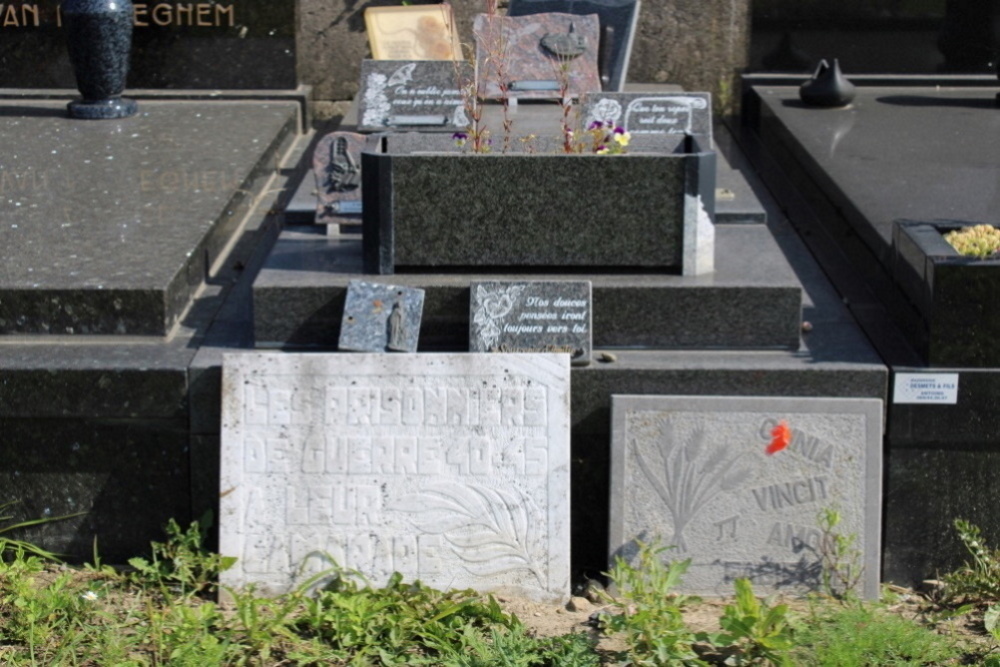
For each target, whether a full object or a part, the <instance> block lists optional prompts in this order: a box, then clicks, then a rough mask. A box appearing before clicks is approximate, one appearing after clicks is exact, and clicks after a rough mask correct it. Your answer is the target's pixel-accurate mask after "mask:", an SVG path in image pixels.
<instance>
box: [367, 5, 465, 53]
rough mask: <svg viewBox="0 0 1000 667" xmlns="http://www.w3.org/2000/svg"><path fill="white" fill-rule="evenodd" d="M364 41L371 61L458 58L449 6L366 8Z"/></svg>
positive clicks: (453, 19)
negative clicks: (366, 33) (370, 52)
mask: <svg viewBox="0 0 1000 667" xmlns="http://www.w3.org/2000/svg"><path fill="white" fill-rule="evenodd" d="M365 28H366V29H367V31H368V43H369V45H371V47H372V58H374V59H375V60H461V59H462V48H461V46H460V45H459V43H458V35H457V33H456V32H455V16H454V14H453V12H452V9H451V5H449V4H447V3H445V4H441V5H409V6H403V7H368V8H367V9H366V10H365Z"/></svg>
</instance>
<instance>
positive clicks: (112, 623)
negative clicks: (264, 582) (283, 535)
mask: <svg viewBox="0 0 1000 667" xmlns="http://www.w3.org/2000/svg"><path fill="white" fill-rule="evenodd" d="M963 526H964V528H963V530H964V533H963V534H964V535H965V536H966V538H969V539H970V540H971V539H973V538H978V531H977V530H973V529H972V528H974V527H969V526H967V525H964V524H963ZM167 530H168V537H167V540H166V541H165V542H163V543H154V545H153V549H152V554H151V556H150V558H148V559H133V561H132V565H133V567H134V569H133V570H132V571H129V572H126V573H122V572H119V571H117V570H115V569H114V568H111V567H108V566H106V565H103V566H102V565H101V564H100V563H99V561H95V564H94V565H91V566H86V567H84V568H68V567H65V566H62V565H58V564H55V563H53V562H52V561H47V560H45V559H43V558H42V557H40V556H38V555H37V553H33V552H31V551H28V550H24V549H17V550H14V551H12V552H9V553H8V556H9V558H8V559H7V561H5V562H0V664H3V665H11V666H13V667H20V666H22V665H53V666H62V665H67V666H69V665H122V666H127V667H139V666H145V665H170V666H171V667H173V666H182V667H183V666H187V665H190V666H192V667H195V666H197V667H206V666H212V665H226V666H228V665H257V666H271V665H274V666H277V665H332V666H337V665H370V666H372V667H375V666H381V665H437V666H442V667H479V666H483V667H485V666H487V665H488V666H489V667H504V666H506V667H522V666H523V667H597V666H599V665H612V664H614V665H649V666H669V665H775V666H784V665H820V666H822V665H850V666H851V667H863V666H865V665H872V666H876V665H877V666H879V667H881V666H883V665H957V664H980V665H987V666H988V667H1000V650H998V642H1000V607H990V608H988V609H987V610H986V613H985V615H984V617H983V619H984V625H981V626H979V632H980V637H981V638H982V637H987V641H988V642H989V644H988V645H987V644H983V643H982V642H977V643H974V644H971V645H959V642H958V641H957V640H956V639H955V638H952V637H949V636H942V635H941V634H940V633H936V632H934V630H933V629H931V628H930V627H928V626H926V625H924V624H923V623H921V622H919V621H918V620H914V619H912V618H904V617H903V616H901V615H900V614H899V613H895V612H892V611H889V610H887V608H886V607H885V606H884V605H879V604H874V603H867V602H862V601H859V600H856V599H851V598H848V599H846V600H835V599H832V598H830V597H817V598H815V599H814V600H813V601H812V604H811V606H810V607H809V609H808V611H803V612H802V613H801V614H800V615H796V614H793V613H792V612H791V611H790V610H789V607H788V606H787V605H786V604H784V603H780V604H779V603H775V602H774V601H772V600H760V599H758V598H757V597H756V596H755V595H754V593H753V589H752V587H751V584H750V582H749V581H747V580H738V581H737V582H736V584H735V586H736V591H735V593H736V595H735V597H734V598H733V599H732V601H731V602H730V603H729V604H727V605H726V606H725V609H724V610H723V611H722V615H721V618H720V619H719V627H720V628H721V630H720V631H715V632H701V631H699V632H695V631H694V630H692V629H691V626H690V625H689V623H688V622H687V619H686V618H685V613H686V612H690V611H691V610H692V608H694V607H695V605H699V604H700V603H699V601H698V599H697V598H695V597H692V596H686V595H682V594H678V593H676V592H675V591H676V588H677V586H678V584H679V583H680V580H681V577H682V576H683V575H684V573H685V571H686V570H687V567H688V565H689V561H678V562H664V561H663V559H662V554H663V552H664V549H662V548H660V547H657V546H655V545H641V547H640V551H639V555H638V558H637V559H636V560H635V561H634V563H633V564H629V563H626V562H624V561H622V560H617V561H616V563H615V566H614V567H613V568H612V570H611V571H610V572H609V573H608V574H609V576H610V577H611V579H612V580H613V581H614V583H615V585H616V587H617V597H611V596H607V599H606V601H607V603H608V606H607V608H606V610H605V611H604V613H603V616H602V618H603V621H602V623H601V625H602V627H603V630H604V632H605V633H606V634H607V635H613V639H615V640H616V641H617V640H620V642H621V643H620V644H619V646H622V645H623V646H624V647H625V648H624V649H623V650H618V651H609V650H608V648H607V646H603V647H601V646H598V645H597V643H598V640H599V639H601V637H599V636H598V635H597V633H595V632H593V631H591V632H580V633H569V634H564V635H561V636H557V637H538V636H536V635H535V633H534V632H533V631H532V630H531V629H530V627H529V626H528V625H526V624H525V623H523V622H522V621H521V620H520V619H519V618H518V617H517V616H515V615H513V614H511V613H508V612H507V611H505V610H504V609H503V607H502V606H501V604H500V603H499V602H498V601H497V600H496V599H494V598H493V597H490V596H481V595H478V594H476V593H474V592H473V591H447V592H444V591H438V590H434V589H432V588H429V587H427V586H424V585H422V584H420V583H419V582H413V583H406V582H404V581H403V579H402V577H401V576H399V575H394V576H393V577H391V578H390V580H389V581H388V582H387V584H386V585H385V586H383V587H373V586H372V585H371V584H370V583H369V582H367V581H366V580H364V579H363V578H362V577H361V576H360V575H358V574H357V573H355V572H352V571H349V570H345V569H339V568H335V569H333V570H330V571H327V572H324V573H320V574H319V575H317V576H316V577H315V578H314V579H313V580H311V581H309V582H307V583H306V584H304V585H303V586H302V587H301V588H299V589H298V590H296V591H293V592H291V593H289V594H287V595H282V596H278V597H275V598H264V597H260V596H258V595H257V594H256V593H255V592H254V590H253V589H252V588H251V589H248V590H242V591H227V593H228V598H229V600H230V601H227V602H225V603H217V602H215V601H214V600H212V599H209V598H210V597H211V596H212V594H213V593H214V592H216V590H217V583H216V577H217V576H218V574H219V572H221V571H222V570H223V569H224V568H225V567H228V566H229V564H231V563H230V562H229V560H228V559H224V558H222V557H220V556H219V555H218V554H214V553H211V552H208V551H206V550H205V549H204V547H203V543H202V537H203V535H204V524H202V523H200V522H196V523H195V524H192V525H191V526H189V527H188V528H186V529H182V528H181V527H180V526H179V525H178V524H176V523H175V522H171V524H170V525H169V526H168V527H167ZM977 543H978V544H980V545H981V540H977ZM982 549H986V547H984V546H983V547H982ZM976 553H978V554H979V555H980V556H982V557H984V558H985V557H988V558H994V557H995V556H996V552H993V551H991V550H989V549H986V550H985V551H982V550H980V551H977V552H976ZM973 556H975V554H973ZM977 567H978V568H979V569H978V570H977V569H976V568H977ZM992 567H993V565H992V564H990V563H987V562H986V561H982V562H979V561H975V558H974V562H973V563H972V564H970V566H969V568H970V570H971V571H972V572H973V573H975V575H976V577H977V579H975V581H979V583H981V584H983V585H984V586H986V585H994V584H995V582H991V581H989V580H988V579H989V577H988V573H989V572H992V571H993V570H992ZM954 577H958V578H959V579H960V580H964V581H967V582H968V581H972V579H969V577H970V575H969V572H968V571H965V570H960V571H958V572H956V573H955V574H954ZM962 577H966V579H962ZM980 577H985V579H983V580H982V581H980V580H979V578H980ZM317 587H318V588H317ZM963 590H966V591H967V592H966V593H965V594H966V595H969V594H970V593H969V592H968V591H972V590H980V592H981V591H982V590H983V589H975V588H967V589H963ZM985 590H987V591H988V590H989V589H988V588H987V589H985ZM797 604H799V606H801V604H800V603H797ZM705 606H706V605H702V608H705ZM709 608H710V607H709ZM920 614H922V615H924V616H926V610H923V611H921V612H920ZM983 627H985V629H986V631H987V633H989V634H988V635H986V636H984V635H982V630H983ZM989 635H992V638H988V637H989ZM963 651H965V652H966V654H965V655H963V653H962V652H963Z"/></svg>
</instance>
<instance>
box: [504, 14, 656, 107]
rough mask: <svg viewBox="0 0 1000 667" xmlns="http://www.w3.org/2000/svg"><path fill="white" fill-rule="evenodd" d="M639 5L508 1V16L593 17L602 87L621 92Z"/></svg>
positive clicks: (625, 77) (626, 74)
mask: <svg viewBox="0 0 1000 667" xmlns="http://www.w3.org/2000/svg"><path fill="white" fill-rule="evenodd" d="M639 5H640V3H639V0H510V7H509V8H508V9H507V15H508V16H526V15H530V14H540V13H548V12H559V13H564V14H577V15H587V14H596V15H597V16H598V18H599V19H600V25H601V36H600V40H601V42H600V51H599V54H598V65H599V69H600V73H601V84H602V88H603V89H604V90H622V89H623V88H624V87H625V81H626V79H627V78H628V64H629V59H630V58H631V55H632V40H633V38H634V37H635V28H636V22H637V21H638V18H639Z"/></svg>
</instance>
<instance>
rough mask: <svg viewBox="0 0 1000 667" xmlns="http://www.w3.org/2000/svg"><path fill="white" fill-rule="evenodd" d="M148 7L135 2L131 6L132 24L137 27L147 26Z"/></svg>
mask: <svg viewBox="0 0 1000 667" xmlns="http://www.w3.org/2000/svg"><path fill="white" fill-rule="evenodd" d="M148 15H149V8H148V7H147V6H146V5H144V4H136V5H133V6H132V25H134V26H135V27H137V28H146V27H148V26H149V16H148Z"/></svg>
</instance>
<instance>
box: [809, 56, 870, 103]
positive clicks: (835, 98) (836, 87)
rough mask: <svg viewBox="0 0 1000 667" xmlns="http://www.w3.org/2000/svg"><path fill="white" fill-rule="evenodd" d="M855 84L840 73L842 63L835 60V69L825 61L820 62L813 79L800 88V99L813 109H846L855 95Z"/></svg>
mask: <svg viewBox="0 0 1000 667" xmlns="http://www.w3.org/2000/svg"><path fill="white" fill-rule="evenodd" d="M855 92H856V91H855V88H854V84H853V83H851V82H850V81H848V80H847V78H846V77H845V76H844V75H843V74H842V73H841V71H840V63H839V62H838V61H837V59H836V58H834V59H833V67H831V66H830V65H829V63H827V62H826V61H825V60H821V61H819V65H817V66H816V71H815V72H814V73H813V75H812V78H811V79H809V80H808V81H806V82H805V83H803V84H802V85H801V86H800V87H799V99H801V100H802V102H803V104H805V105H807V106H811V107H845V106H847V105H848V104H850V103H851V101H852V100H853V99H854V94H855Z"/></svg>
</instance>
